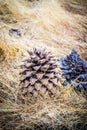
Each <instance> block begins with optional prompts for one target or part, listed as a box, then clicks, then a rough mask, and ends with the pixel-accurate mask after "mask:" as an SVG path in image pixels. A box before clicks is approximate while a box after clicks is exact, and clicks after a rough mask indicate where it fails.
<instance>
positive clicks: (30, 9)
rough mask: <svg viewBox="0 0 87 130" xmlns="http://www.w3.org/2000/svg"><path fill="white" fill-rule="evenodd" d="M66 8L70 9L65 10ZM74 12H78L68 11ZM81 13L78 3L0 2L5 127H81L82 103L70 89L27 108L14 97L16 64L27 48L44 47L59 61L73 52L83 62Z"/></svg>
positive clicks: (0, 100) (85, 41)
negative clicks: (18, 33)
mask: <svg viewBox="0 0 87 130" xmlns="http://www.w3.org/2000/svg"><path fill="white" fill-rule="evenodd" d="M85 4H86V2H85ZM71 6H72V10H70V11H68V10H69V9H70V8H71ZM69 7H70V8H69ZM74 7H75V9H76V11H77V13H76V12H73V8H74ZM81 10H85V9H84V5H83V4H82V5H81V3H80V5H79V1H78V0H77V1H74V0H72V1H71V2H69V1H68V0H67V1H66V2H65V1H63V0H62V1H60V0H48V1H47V0H40V1H39V2H32V3H31V2H28V1H26V2H25V1H24V0H22V1H21V0H5V1H2V0H0V14H1V15H0V19H1V20H0V112H1V113H2V112H3V113H4V114H1V118H2V119H3V122H4V120H5V118H7V119H8V120H9V118H10V117H9V116H10V114H8V115H7V116H8V117H5V116H6V113H11V112H12V122H11V121H10V122H9V123H8V124H10V125H12V124H14V125H17V127H16V129H18V130H19V129H21V128H20V126H22V125H23V126H24V129H26V128H25V127H27V126H28V127H29V128H31V127H32V129H35V127H36V128H37V129H41V128H40V127H42V129H46V127H48V126H52V127H53V128H54V129H57V126H58V124H62V125H64V126H66V127H67V128H69V129H70V128H71V126H72V124H73V123H74V122H86V120H87V118H86V115H87V110H86V107H87V101H86V99H85V97H83V94H82V93H77V92H76V91H75V90H74V89H73V88H72V87H67V88H64V89H63V90H62V92H61V93H60V94H59V95H58V97H56V98H55V99H54V100H51V99H48V100H43V99H39V100H37V102H36V103H34V104H32V103H30V104H28V105H27V104H25V105H23V104H21V103H20V104H19V103H18V102H17V96H16V91H17V88H18V87H19V86H18V84H19V75H18V74H19V71H20V69H19V65H20V64H21V61H22V59H23V58H24V57H25V56H27V52H26V50H27V49H32V48H33V47H45V48H46V49H47V50H50V51H51V52H52V54H53V55H54V56H55V57H56V58H59V57H60V56H65V55H67V54H69V53H70V51H71V49H72V48H75V49H77V51H78V52H79V53H80V54H81V56H82V57H83V58H85V59H87V56H86V55H87V35H86V34H87V15H86V13H85V11H83V12H84V15H83V14H81V13H79V12H81ZM11 28H17V29H19V30H20V31H21V33H22V36H21V37H19V36H17V35H14V34H12V35H9V29H11ZM15 114H16V115H20V117H21V119H20V120H19V121H18V122H17V121H16V122H15V120H14V115H15ZM84 115H85V116H84ZM0 121H1V119H0ZM14 122H15V123H14ZM16 123H17V124H16ZM44 124H45V125H44ZM0 125H1V124H0ZM41 125H42V126H41ZM43 126H44V128H43ZM45 126H46V127H45ZM8 127H9V126H8ZM38 127H39V128H38ZM58 127H59V126H58ZM3 129H4V128H3ZM12 129H15V128H13V127H12Z"/></svg>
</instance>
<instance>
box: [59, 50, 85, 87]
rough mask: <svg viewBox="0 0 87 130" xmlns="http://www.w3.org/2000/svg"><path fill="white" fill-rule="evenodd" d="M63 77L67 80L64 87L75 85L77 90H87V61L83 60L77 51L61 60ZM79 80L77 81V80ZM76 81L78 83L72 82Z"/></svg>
mask: <svg viewBox="0 0 87 130" xmlns="http://www.w3.org/2000/svg"><path fill="white" fill-rule="evenodd" d="M59 66H60V68H61V70H62V73H63V74H62V76H63V77H64V78H65V79H66V81H65V82H64V85H67V84H68V83H73V85H74V86H75V87H77V88H84V89H87V61H85V60H83V59H82V58H81V57H80V55H79V54H78V53H77V51H76V50H74V49H72V52H71V54H69V55H68V56H66V57H64V58H61V59H60V60H59ZM76 79H77V80H76ZM74 80H76V82H72V81H74Z"/></svg>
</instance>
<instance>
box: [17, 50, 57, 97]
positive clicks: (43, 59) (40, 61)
mask: <svg viewBox="0 0 87 130" xmlns="http://www.w3.org/2000/svg"><path fill="white" fill-rule="evenodd" d="M28 54H29V55H30V57H29V58H27V59H25V60H24V61H23V65H21V68H22V72H20V90H19V92H20V93H21V95H22V96H24V97H25V96H27V97H28V96H29V97H30V96H32V97H35V98H36V97H38V96H39V95H41V96H42V97H44V96H45V95H49V96H53V95H55V94H56V93H57V92H58V91H59V90H58V88H57V87H58V81H59V73H58V69H57V63H56V60H55V58H54V57H53V56H52V55H51V54H50V52H47V51H46V50H45V49H36V48H35V49H34V50H33V51H28Z"/></svg>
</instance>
